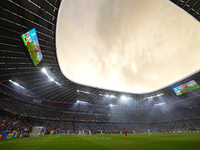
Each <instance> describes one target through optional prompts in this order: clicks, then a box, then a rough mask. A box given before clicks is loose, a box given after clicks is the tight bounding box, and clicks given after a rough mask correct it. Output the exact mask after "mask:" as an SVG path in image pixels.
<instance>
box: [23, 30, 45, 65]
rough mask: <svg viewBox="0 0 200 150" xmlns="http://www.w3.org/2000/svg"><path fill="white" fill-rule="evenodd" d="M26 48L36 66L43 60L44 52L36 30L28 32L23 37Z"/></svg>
mask: <svg viewBox="0 0 200 150" xmlns="http://www.w3.org/2000/svg"><path fill="white" fill-rule="evenodd" d="M21 37H22V40H23V41H24V44H25V46H26V47H27V49H28V52H29V54H30V57H31V59H32V61H33V63H34V65H35V66H37V64H38V63H39V62H40V61H41V60H42V58H43V57H42V52H41V49H40V45H39V42H38V37H37V33H36V30H35V28H33V29H32V30H30V31H28V32H26V33H25V34H23V35H22V36H21Z"/></svg>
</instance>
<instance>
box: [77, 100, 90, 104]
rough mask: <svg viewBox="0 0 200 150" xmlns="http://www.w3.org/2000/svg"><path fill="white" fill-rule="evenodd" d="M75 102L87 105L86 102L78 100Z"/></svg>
mask: <svg viewBox="0 0 200 150" xmlns="http://www.w3.org/2000/svg"><path fill="white" fill-rule="evenodd" d="M76 102H77V103H88V102H84V101H79V100H77V101H76Z"/></svg>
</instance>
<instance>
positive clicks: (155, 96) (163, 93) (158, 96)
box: [144, 93, 164, 99]
mask: <svg viewBox="0 0 200 150" xmlns="http://www.w3.org/2000/svg"><path fill="white" fill-rule="evenodd" d="M162 95H164V93H161V94H158V95H155V96H149V97H145V98H144V99H148V98H154V97H159V96H162Z"/></svg>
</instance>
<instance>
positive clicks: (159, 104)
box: [154, 103, 165, 106]
mask: <svg viewBox="0 0 200 150" xmlns="http://www.w3.org/2000/svg"><path fill="white" fill-rule="evenodd" d="M161 105H165V103H158V104H154V106H161Z"/></svg>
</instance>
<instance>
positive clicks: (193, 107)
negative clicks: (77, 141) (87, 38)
mask: <svg viewBox="0 0 200 150" xmlns="http://www.w3.org/2000/svg"><path fill="white" fill-rule="evenodd" d="M171 2H172V3H173V4H175V5H177V9H183V11H186V12H187V13H188V14H189V15H191V16H192V17H194V18H195V19H196V20H198V21H200V14H199V13H200V1H196V0H171ZM61 3H62V1H61V0H0V122H1V127H0V139H1V138H3V136H2V137H1V135H5V134H9V133H28V134H27V135H29V134H30V133H31V131H32V129H33V127H34V126H45V127H46V128H47V130H46V134H49V133H50V132H51V131H54V133H55V134H67V133H68V134H78V132H79V131H80V130H81V131H82V130H85V131H86V133H87V132H88V131H89V130H91V131H92V133H93V134H99V133H101V132H102V131H103V133H107V134H109V133H112V130H114V131H115V132H116V133H120V132H123V133H124V128H126V130H127V132H128V133H133V131H134V133H141V134H142V133H146V132H147V130H148V129H149V130H150V131H151V132H158V133H160V132H163V133H164V132H165V130H166V129H169V130H170V131H174V132H175V131H189V132H193V131H194V132H198V131H199V130H200V101H199V99H200V88H197V89H194V90H191V91H188V92H186V93H183V94H181V95H176V93H175V91H174V90H173V88H175V87H178V86H180V85H183V84H185V83H188V82H190V81H193V80H194V81H195V82H196V83H197V84H198V85H200V72H199V71H198V72H193V73H192V75H190V76H189V77H187V78H184V79H182V80H180V81H178V82H175V83H173V84H171V85H169V86H167V87H164V88H162V89H159V90H157V91H154V92H149V93H144V94H136V93H127V92H116V91H111V90H105V89H100V88H95V87H89V86H84V85H81V84H77V83H74V82H72V81H70V80H69V79H67V78H66V77H65V76H64V75H63V74H62V72H61V69H60V66H59V63H58V58H57V52H56V50H57V49H56V25H57V18H58V12H59V8H60V5H61ZM178 7H179V8H178ZM33 28H35V29H36V32H37V36H38V41H39V44H40V47H41V52H42V56H43V59H42V60H41V62H39V64H37V66H34V63H33V61H32V59H31V58H30V55H29V53H28V51H27V47H26V46H25V45H24V42H23V40H22V38H21V35H23V34H24V33H26V32H28V31H29V30H31V29H33ZM66 57H67V56H66ZM66 59H67V58H66ZM172 136H173V135H172ZM1 141H3V140H0V142H1ZM1 146H3V144H1V143H0V147H1ZM38 149H39V148H38ZM197 149H198V148H197Z"/></svg>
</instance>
